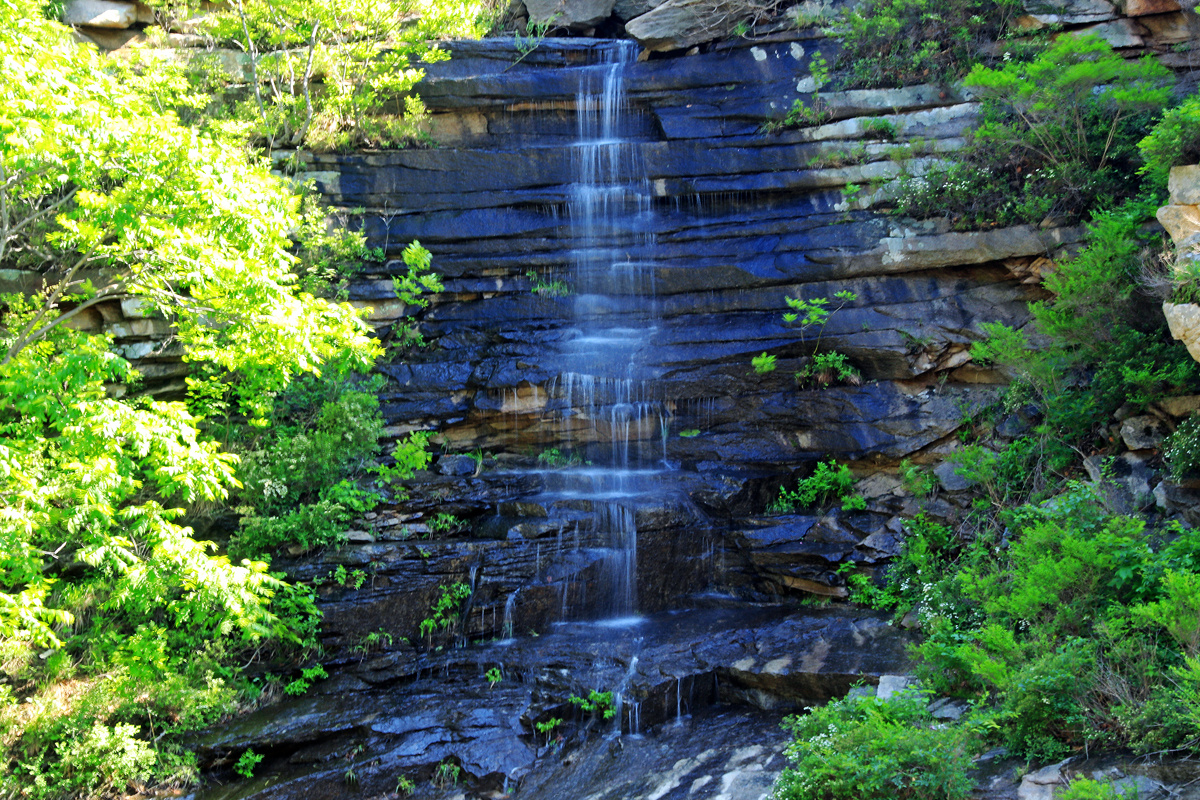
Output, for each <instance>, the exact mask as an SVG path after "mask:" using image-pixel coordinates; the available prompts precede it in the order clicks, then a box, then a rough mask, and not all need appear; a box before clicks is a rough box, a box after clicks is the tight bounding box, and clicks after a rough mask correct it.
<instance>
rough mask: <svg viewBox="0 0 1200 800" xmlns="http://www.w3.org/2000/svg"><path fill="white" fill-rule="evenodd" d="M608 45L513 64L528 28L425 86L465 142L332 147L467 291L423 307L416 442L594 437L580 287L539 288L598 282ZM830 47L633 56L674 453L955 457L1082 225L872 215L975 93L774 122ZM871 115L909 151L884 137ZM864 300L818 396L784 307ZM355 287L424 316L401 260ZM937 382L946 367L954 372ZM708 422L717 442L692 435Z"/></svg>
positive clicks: (394, 401) (339, 171) (563, 441)
mask: <svg viewBox="0 0 1200 800" xmlns="http://www.w3.org/2000/svg"><path fill="white" fill-rule="evenodd" d="M599 47H600V45H593V44H590V43H588V42H579V41H576V40H573V41H551V40H547V42H546V43H544V44H543V46H542V47H541V48H539V50H538V51H535V56H536V57H531V58H527V59H525V60H523V61H521V62H520V63H518V64H516V65H515V66H513V61H514V60H515V58H516V53H515V52H514V51H513V50H512V48H511V46H510V45H508V44H506V43H498V42H483V43H464V44H463V45H461V46H458V47H457V48H456V50H455V57H454V58H453V59H452V60H451V61H449V62H447V63H446V64H438V65H431V67H430V69H429V77H428V78H427V79H426V81H425V82H424V83H423V84H422V85H421V87H420V92H421V95H422V97H423V98H424V100H425V102H426V103H427V105H428V106H429V107H430V109H431V111H432V113H433V119H434V123H433V125H434V130H435V131H437V130H443V131H449V132H452V134H453V138H452V139H451V140H450V141H448V142H447V146H444V147H439V148H436V149H431V150H409V151H401V152H395V153H386V154H384V153H381V154H356V155H327V156H315V157H311V158H310V159H309V161H308V168H309V170H310V172H309V175H311V176H312V177H314V178H315V180H316V182H317V185H318V187H319V188H320V189H321V190H322V191H324V192H325V193H326V195H327V196H328V197H329V199H330V200H332V201H333V202H335V203H337V204H338V205H341V206H343V207H345V208H347V209H351V208H355V207H358V208H363V207H365V208H367V209H368V211H367V212H366V213H365V214H362V215H361V216H360V217H359V219H360V221H361V224H362V226H363V230H364V231H365V232H366V233H367V235H368V236H369V238H370V240H371V243H372V244H376V245H380V246H384V247H386V248H388V249H389V250H390V251H391V252H392V253H395V252H397V250H398V249H399V248H400V247H401V246H403V245H404V244H405V243H407V242H408V241H411V240H412V239H419V240H420V241H421V242H422V244H424V245H425V246H426V247H428V248H429V249H430V250H431V251H432V253H433V255H434V264H435V268H436V269H437V270H438V271H439V272H441V273H442V275H443V276H444V281H445V284H446V290H447V291H446V292H445V293H444V294H443V295H441V296H439V297H438V298H435V300H434V304H433V305H432V306H431V307H430V309H429V310H428V311H427V312H425V313H423V314H422V315H421V329H422V332H423V333H424V335H425V337H426V339H427V340H428V341H430V343H431V347H430V348H429V349H428V350H426V351H423V352H418V353H416V354H412V355H410V356H409V357H408V358H407V359H406V361H405V362H404V363H403V364H396V365H395V366H385V367H384V368H383V369H384V371H385V372H386V373H387V374H389V375H390V376H391V377H392V378H393V383H392V384H391V385H390V386H389V387H388V388H387V389H385V391H384V394H383V400H384V411H385V414H386V415H387V417H388V420H389V423H390V424H392V425H393V429H394V430H396V431H397V432H402V431H406V430H412V429H416V428H425V429H434V430H437V431H438V432H439V434H440V435H441V441H443V442H444V443H445V444H446V446H447V447H449V448H450V449H452V450H466V449H474V448H477V447H480V448H483V449H484V450H493V451H494V450H510V451H514V452H520V451H521V450H522V449H523V448H535V449H536V448H545V447H560V448H567V447H575V448H580V447H583V448H584V449H587V448H588V447H590V446H593V443H592V442H591V441H590V440H589V436H593V434H590V433H589V429H588V428H587V427H586V426H585V428H584V429H579V430H575V429H572V428H571V426H569V425H566V424H565V420H566V419H567V417H568V416H569V413H568V412H570V409H569V408H568V407H567V398H566V397H565V393H566V390H565V387H564V385H563V382H562V380H561V379H560V376H562V375H563V374H564V373H567V372H570V371H572V369H573V365H572V363H571V358H572V356H571V350H570V347H569V343H570V342H571V341H572V339H573V338H574V337H576V336H577V335H578V334H577V332H576V326H577V323H576V322H575V319H574V304H575V302H576V299H575V298H574V297H573V296H567V297H553V296H542V295H536V294H534V293H532V291H531V290H532V289H533V288H534V286H535V284H534V282H533V281H532V280H531V279H530V278H529V277H528V274H529V273H531V272H532V273H533V274H534V275H535V276H536V278H537V279H538V280H550V279H556V280H561V281H562V282H564V283H565V284H567V285H568V286H571V285H573V284H574V282H575V277H574V276H573V275H572V270H573V261H572V258H573V256H572V253H573V252H574V250H575V249H576V248H578V247H579V246H580V245H581V244H582V241H581V240H580V239H579V238H578V237H579V235H580V234H579V233H578V231H577V230H576V229H574V228H573V227H572V226H571V224H570V219H569V214H570V210H569V207H570V204H571V192H572V189H573V182H574V180H575V178H574V172H573V164H572V160H571V159H572V149H573V148H572V147H571V146H570V144H571V142H573V141H574V138H575V136H576V131H575V120H574V115H573V113H572V109H573V106H574V103H575V92H576V86H577V83H578V80H579V78H578V73H579V70H580V69H584V68H585V67H584V66H583V65H586V64H587V63H588V62H589V60H594V59H595V58H596V56H595V55H593V54H592V51H593V50H595V49H597V48H599ZM822 47H823V48H824V49H825V50H826V51H828V47H827V44H826V45H822ZM814 49H815V48H814V47H813V46H812V43H811V42H810V41H809V40H808V39H805V38H803V36H802V35H801V34H796V35H794V36H793V37H792V38H791V39H790V40H786V41H778V42H774V43H769V44H753V45H750V44H747V46H745V47H739V48H733V49H728V50H722V51H720V52H712V53H707V54H700V55H697V56H693V57H691V58H687V59H674V60H667V61H649V62H642V63H638V64H634V65H630V66H629V67H627V68H626V70H625V79H626V96H627V98H628V102H629V105H630V113H631V115H632V116H633V119H634V121H633V122H632V123H631V126H630V130H631V131H632V133H631V139H630V144H629V147H630V149H631V151H632V152H631V157H632V158H634V159H635V160H638V161H640V163H642V164H644V167H645V172H646V180H647V181H648V186H649V192H650V194H651V195H652V198H653V213H652V214H651V215H649V217H648V219H647V220H646V224H647V225H648V227H649V235H650V236H651V238H652V239H653V241H654V245H653V247H652V248H651V249H650V251H648V252H649V253H650V258H651V259H652V261H653V267H652V268H653V279H654V284H655V298H654V304H655V307H656V310H657V314H658V317H657V319H656V320H655V322H654V324H653V325H652V326H649V325H646V323H645V321H644V320H642V319H641V318H640V317H639V314H641V313H642V310H641V309H642V307H643V305H644V303H643V301H641V300H638V301H636V302H635V301H634V300H633V299H632V298H630V299H625V298H621V297H615V298H611V300H610V302H611V307H610V308H609V313H611V314H614V315H615V316H616V317H617V318H627V319H628V324H629V325H630V326H633V327H637V326H645V327H646V328H647V337H648V342H647V345H646V346H645V347H644V348H643V351H642V352H643V354H644V355H643V356H642V357H640V360H639V363H638V365H637V367H636V374H633V375H631V377H632V378H634V379H635V380H639V381H644V382H645V385H646V386H652V387H653V390H652V391H653V394H654V398H655V399H656V400H657V401H660V402H661V403H662V404H663V407H664V408H665V409H666V410H667V414H668V422H669V428H668V431H667V433H668V436H667V438H666V442H665V447H666V456H667V458H668V459H671V460H678V461H681V462H683V463H685V464H702V463H706V462H721V463H724V464H726V465H738V464H741V465H746V466H751V465H771V464H774V465H792V464H795V463H799V462H802V461H805V460H809V459H813V458H817V457H822V456H824V455H826V454H833V455H837V456H841V457H844V458H854V459H860V458H865V457H868V456H871V455H883V456H884V457H886V458H888V459H899V458H903V457H905V456H907V455H910V454H912V453H915V452H918V451H921V450H923V449H924V448H927V447H930V446H936V445H937V443H938V442H939V441H941V440H942V439H943V438H945V437H947V436H949V435H950V434H952V433H953V431H954V430H955V429H956V428H957V427H958V425H959V424H960V423H961V420H962V412H961V410H960V408H961V407H963V406H964V404H965V406H967V407H972V406H977V405H979V404H981V403H985V402H988V401H989V400H990V398H992V397H993V396H994V388H992V387H991V386H989V385H988V383H987V382H988V381H993V380H999V378H994V377H991V376H989V375H988V374H987V373H985V372H981V371H980V370H978V369H977V368H975V367H974V366H973V365H971V364H970V363H969V355H968V354H967V348H968V346H969V344H970V343H971V342H972V341H973V340H975V339H977V338H978V337H979V336H980V335H981V333H980V331H981V329H980V327H979V326H980V323H982V322H991V321H995V320H1001V321H1004V322H1006V323H1008V324H1011V325H1016V326H1020V325H1022V324H1023V323H1024V321H1025V320H1026V318H1027V317H1026V310H1025V303H1026V302H1027V301H1028V300H1029V299H1031V298H1033V297H1036V296H1037V294H1036V289H1033V288H1031V284H1030V282H1029V281H1030V276H1031V275H1033V276H1035V277H1034V278H1033V280H1034V281H1036V268H1035V267H1033V266H1031V265H1033V264H1034V263H1035V262H1038V263H1043V262H1045V259H1046V257H1047V256H1053V255H1054V254H1056V253H1057V252H1059V251H1060V250H1061V249H1063V248H1064V247H1070V246H1072V245H1073V244H1074V243H1076V242H1078V240H1079V239H1080V237H1081V231H1079V230H1077V229H1051V230H1036V229H1033V228H1017V229H1012V230H1008V231H988V232H983V233H977V234H964V233H956V232H952V231H949V230H948V229H947V228H946V226H945V224H944V223H935V222H922V223H911V222H910V223H905V222H903V221H898V220H893V219H890V218H886V217H883V216H880V215H878V214H875V213H873V212H872V211H870V210H869V209H865V210H860V209H859V208H858V207H859V206H864V205H866V206H869V204H870V200H869V199H868V200H866V201H865V203H864V202H863V201H861V200H860V201H858V202H856V203H855V204H851V203H849V202H848V201H847V198H846V191H845V190H846V189H847V186H848V185H850V184H855V183H860V184H861V183H862V182H867V181H871V180H873V179H875V180H879V181H883V182H886V181H887V180H889V179H890V178H891V177H893V176H894V175H895V174H896V173H897V171H898V169H899V167H898V166H897V165H896V164H894V163H893V162H891V161H890V160H888V158H887V156H888V153H889V152H890V151H891V149H892V148H894V147H895V146H897V144H902V143H903V142H904V141H907V140H909V139H917V138H920V139H921V140H923V141H924V142H925V143H926V146H927V148H928V149H929V150H930V151H931V152H936V151H938V150H943V151H946V150H953V149H954V148H955V147H957V146H958V145H959V143H960V142H961V136H962V134H963V132H964V130H965V129H966V128H967V127H968V126H969V125H970V124H972V122H973V119H974V108H975V107H974V105H973V104H971V103H969V102H963V101H962V99H961V98H958V97H955V96H953V95H950V94H947V93H946V92H945V91H944V90H941V89H938V88H936V87H910V88H907V89H903V90H885V91H880V92H861V91H855V92H842V93H835V94H829V95H825V99H826V102H827V103H828V107H829V108H830V110H831V118H830V120H829V122H827V123H826V124H823V125H821V126H819V127H816V128H809V129H803V130H793V131H787V132H781V133H773V134H771V133H763V132H762V126H763V123H764V122H765V121H767V120H768V119H769V118H770V117H772V116H782V115H783V113H785V112H786V110H787V109H788V108H789V107H790V106H791V103H792V100H793V99H796V98H806V99H811V87H806V86H805V83H804V78H805V77H806V75H807V72H808V64H809V61H810V60H811V58H812V53H813V50H814ZM828 55H830V54H829V53H828V52H827V56H828ZM510 67H511V69H510ZM798 87H799V88H798ZM806 88H808V89H809V92H808V93H805V92H804V91H803V90H804V89H806ZM872 119H882V120H884V121H886V123H887V127H888V130H889V131H891V132H894V135H895V137H896V139H897V141H896V142H892V141H889V140H887V139H885V138H879V135H878V134H876V133H873V131H877V130H879V129H880V128H879V127H878V126H876V125H873V124H869V123H870V120H872ZM873 137H874V138H873ZM852 150H853V151H854V153H853V154H852V155H851V153H850V151H852ZM851 191H853V190H851ZM878 197H879V198H882V197H883V195H882V194H880V195H878ZM852 205H853V207H852ZM1039 259H1040V261H1039ZM1045 263H1048V262H1045ZM400 267H402V265H400V264H399V262H391V263H390V264H389V269H392V268H400ZM841 290H850V291H853V292H855V293H856V294H857V295H858V298H859V299H858V301H856V302H855V303H852V304H850V305H849V306H847V307H846V308H844V309H843V310H842V311H841V312H839V313H838V314H836V315H834V316H833V317H832V318H831V320H830V322H829V324H828V326H827V327H826V328H825V330H824V332H823V334H822V347H824V348H833V349H837V350H839V351H841V352H843V353H845V354H846V355H848V356H849V357H850V359H851V361H852V362H853V363H854V364H855V365H856V366H857V367H858V368H859V369H860V370H861V371H862V372H863V376H864V379H865V381H866V382H865V384H864V385H862V386H858V387H840V388H834V389H828V390H805V391H801V390H799V389H798V387H797V386H796V384H795V382H794V380H793V379H792V377H791V373H792V372H794V371H796V370H797V369H798V368H800V367H801V366H802V365H803V364H804V363H805V362H806V360H807V359H808V358H809V356H810V354H811V351H812V348H813V344H814V342H813V338H812V333H811V332H810V333H809V337H808V340H807V341H804V340H803V339H802V337H801V336H800V334H799V332H798V331H797V330H795V328H794V327H791V326H789V324H788V323H786V322H785V321H784V319H783V317H782V313H783V311H785V310H786V304H785V298H786V297H788V296H792V297H810V298H811V297H821V296H826V297H827V296H832V295H833V294H834V293H835V292H837V291H841ZM350 291H351V295H350V296H351V299H352V301H353V302H356V303H359V304H361V305H364V306H367V305H370V306H379V307H381V308H383V309H384V311H383V312H382V313H381V312H380V311H379V310H377V311H376V314H375V319H376V321H377V322H378V323H379V324H381V325H384V324H386V323H387V322H388V321H389V319H388V317H389V315H391V316H399V315H400V314H403V313H404V311H405V310H404V309H402V308H397V307H395V305H394V304H392V305H389V304H390V303H391V301H390V296H391V283H390V279H389V278H388V276H387V275H386V274H379V275H378V277H376V278H370V279H367V280H362V281H359V282H357V283H355V284H354V285H353V286H352V287H351V290H350ZM623 324H624V323H623ZM762 352H768V353H770V354H772V355H775V356H776V357H777V359H778V361H777V364H778V369H777V370H776V371H775V372H774V373H771V374H769V375H758V374H755V372H754V371H753V370H752V369H751V368H750V359H751V357H752V356H754V355H757V354H759V353H762ZM939 373H940V374H942V375H945V376H948V377H949V382H947V383H944V384H943V385H941V386H940V387H936V386H933V385H932V383H933V381H934V379H935V378H937V377H938V376H939ZM693 429H694V430H699V431H700V435H699V436H693V437H680V436H677V435H674V434H677V433H678V432H679V431H683V430H693ZM599 435H600V437H601V438H602V437H603V429H602V427H601V429H600V434H599ZM646 436H647V437H648V438H647V440H646V442H645V443H646V445H647V446H659V445H657V444H654V445H651V442H657V441H658V440H659V439H660V438H661V432H660V431H658V430H654V431H653V432H650V431H647V432H646ZM568 438H569V439H570V440H571V441H570V442H568V441H567V440H568ZM596 446H598V445H596Z"/></svg>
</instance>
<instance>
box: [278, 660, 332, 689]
mask: <svg viewBox="0 0 1200 800" xmlns="http://www.w3.org/2000/svg"><path fill="white" fill-rule="evenodd" d="M328 677H329V673H328V672H326V671H325V668H324V667H322V666H321V665H320V664H317V665H315V666H311V667H306V668H304V669H302V670H300V677H299V678H297V679H296V680H294V681H292V682H291V683H289V684H288V685H287V686H284V687H283V691H284V692H286V693H287V694H290V695H292V696H296V695H301V694H304V693H305V692H307V691H308V689H309V687H310V686H312V682H313V681H323V680H325V679H326V678H328Z"/></svg>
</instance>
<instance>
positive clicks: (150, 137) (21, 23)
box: [0, 0, 375, 412]
mask: <svg viewBox="0 0 1200 800" xmlns="http://www.w3.org/2000/svg"><path fill="white" fill-rule="evenodd" d="M24 2H25V0H10V1H9V2H6V4H5V5H4V6H3V7H2V8H0V14H3V15H4V24H5V26H6V27H7V26H9V23H10V22H11V23H12V25H11V27H10V28H9V30H10V31H11V32H10V33H9V34H8V35H6V36H5V37H4V39H3V40H0V48H3V54H4V55H3V57H4V59H5V68H6V70H7V74H9V75H10V76H11V77H12V80H11V81H9V82H8V86H7V91H6V92H5V93H4V95H3V96H2V97H0V104H2V107H0V120H4V119H7V120H8V122H7V123H0V125H4V126H5V127H3V128H0V163H2V164H3V167H2V169H3V171H4V175H3V179H2V180H0V201H2V203H0V204H2V205H4V207H5V209H6V212H5V214H4V220H3V222H2V223H0V226H2V228H0V265H3V266H4V267H5V268H9V269H12V268H20V269H27V270H33V271H36V272H38V273H39V274H41V275H42V276H43V278H44V280H45V281H46V289H45V291H44V293H43V294H42V295H41V296H40V297H39V298H38V303H37V306H36V308H32V309H29V311H28V312H27V313H24V314H20V315H19V319H10V320H9V322H8V327H7V330H8V334H7V335H6V337H5V338H6V345H7V353H6V354H5V355H4V357H3V360H4V361H5V362H9V361H11V360H12V359H14V358H15V357H16V356H17V355H18V353H19V352H20V351H21V350H22V349H23V348H25V347H27V346H29V345H30V344H33V343H35V342H37V341H39V340H41V339H43V338H44V337H45V336H46V335H47V334H48V333H49V332H50V331H52V330H54V329H56V328H58V327H60V326H61V325H63V324H64V323H65V322H67V321H68V320H71V319H74V318H75V317H77V316H78V315H80V314H82V313H84V312H86V311H87V309H89V308H92V307H94V306H96V305H98V304H100V303H105V302H113V301H118V300H137V301H138V302H140V303H141V305H142V308H143V309H144V310H145V312H146V313H147V314H148V315H150V316H152V317H153V316H160V317H163V318H165V319H166V320H168V321H170V322H171V323H172V324H173V326H174V329H175V333H176V336H177V337H178V339H179V340H180V341H181V342H182V343H183V344H184V346H185V347H186V348H187V350H188V353H189V357H190V358H191V359H192V360H193V361H206V362H211V363H212V364H215V365H217V366H218V367H219V368H221V369H224V370H226V371H231V372H237V373H239V374H240V376H241V380H240V382H239V385H238V397H239V400H240V401H241V403H242V405H243V407H244V408H246V409H247V410H249V411H252V412H256V411H261V410H262V404H263V399H264V398H267V397H269V396H270V393H271V392H273V391H276V390H278V389H280V388H282V387H283V386H284V385H286V383H287V382H288V380H290V379H291V378H292V377H293V376H294V375H296V374H298V373H301V372H304V371H307V370H310V369H312V368H314V367H316V365H318V364H320V363H322V362H324V361H326V360H328V359H329V358H331V357H332V356H334V355H335V354H338V353H342V352H343V351H347V350H348V351H349V352H350V353H351V354H352V356H353V358H354V359H355V360H357V361H358V362H359V363H365V362H366V361H367V360H368V359H369V358H370V357H371V356H372V355H373V353H374V352H375V347H374V345H372V344H371V343H370V342H369V341H368V340H367V339H366V337H365V336H364V332H365V326H364V324H363V323H362V321H361V320H360V319H359V318H358V315H357V313H356V312H355V311H354V310H353V309H351V308H349V307H348V306H344V305H338V304H331V303H328V302H326V301H323V300H320V299H317V298H314V297H312V296H311V295H306V294H303V293H300V292H297V291H296V288H295V285H294V277H293V275H292V272H291V267H292V265H293V263H294V261H295V258H294V256H292V255H291V253H290V252H289V251H290V248H291V242H290V241H289V239H288V238H287V232H288V231H290V230H293V229H295V228H298V227H299V226H298V218H297V201H296V199H295V198H294V196H293V195H292V194H291V192H290V191H289V190H288V189H287V188H286V187H285V186H284V185H283V184H282V183H280V182H279V181H278V180H277V179H276V178H274V177H273V176H271V175H270V174H269V172H268V170H267V168H266V167H265V166H264V165H260V164H255V163H251V162H249V161H247V159H246V156H245V153H244V152H243V151H242V149H241V148H240V147H236V146H233V145H231V144H223V143H219V142H216V141H214V140H212V139H210V138H207V137H205V136H203V135H201V134H198V133H196V132H195V131H194V130H191V129H189V128H186V127H183V126H182V125H180V124H179V123H178V121H177V120H176V119H175V118H174V117H173V116H172V115H170V114H163V113H161V112H159V111H158V110H157V109H156V108H155V107H154V105H153V104H152V103H151V102H149V101H148V100H147V99H146V98H144V97H142V96H139V95H138V94H136V93H134V92H133V91H132V90H131V88H130V87H127V86H125V85H123V84H122V83H121V82H120V81H118V80H117V79H116V77H114V76H112V75H110V74H109V73H108V72H106V71H105V69H104V64H103V62H101V61H100V60H99V57H98V56H96V55H94V54H93V53H92V52H91V51H90V50H89V49H87V48H84V47H79V46H77V45H76V44H75V42H74V41H73V40H72V39H71V38H70V36H69V33H68V32H67V31H66V29H64V28H61V27H60V26H57V25H56V24H54V23H51V22H48V21H46V20H44V19H42V18H41V17H40V15H39V14H38V12H37V11H36V10H32V9H31V8H26V7H25V5H24ZM31 109H33V110H36V111H35V112H31ZM31 113H32V114H33V116H31ZM81 118H85V119H86V120H87V124H86V125H80V124H78V123H79V120H80V119H81ZM18 121H20V122H19V125H18V124H17V123H18ZM255 308H272V309H273V310H274V313H272V314H254V313H247V310H248V309H255ZM267 342H269V343H270V346H269V347H268V346H265V344H264V343H267Z"/></svg>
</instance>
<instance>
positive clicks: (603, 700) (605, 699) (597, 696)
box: [567, 689, 617, 719]
mask: <svg viewBox="0 0 1200 800" xmlns="http://www.w3.org/2000/svg"><path fill="white" fill-rule="evenodd" d="M567 700H568V701H569V702H570V703H571V704H572V705H575V706H577V707H578V708H579V710H580V711H583V712H584V713H585V714H598V715H600V716H601V717H603V718H604V719H612V718H613V717H614V716H616V714H617V710H616V708H614V707H613V693H612V692H599V691H596V690H595V689H592V691H590V692H588V696H587V697H580V696H578V695H574V694H573V695H571V696H570V697H568V698H567Z"/></svg>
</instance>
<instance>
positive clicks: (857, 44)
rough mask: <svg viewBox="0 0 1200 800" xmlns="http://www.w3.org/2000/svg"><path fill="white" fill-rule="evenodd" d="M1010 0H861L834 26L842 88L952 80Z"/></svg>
mask: <svg viewBox="0 0 1200 800" xmlns="http://www.w3.org/2000/svg"><path fill="white" fill-rule="evenodd" d="M1020 8H1021V5H1020V3H1019V2H1015V0H1000V2H989V0H949V1H948V2H947V1H946V0H866V2H863V3H860V4H859V5H858V6H856V7H855V8H853V9H852V10H851V11H849V12H848V13H847V14H846V15H845V16H844V17H843V19H842V20H841V21H840V22H839V24H838V25H837V26H835V28H834V32H835V33H836V34H837V35H838V36H839V37H840V38H841V41H842V54H841V57H840V58H839V59H838V66H839V67H841V68H844V69H845V70H847V71H848V76H847V78H846V80H845V83H846V85H847V86H848V87H851V86H852V87H864V88H871V87H883V86H907V85H911V84H914V83H940V82H949V81H953V80H955V79H957V78H959V77H961V76H962V74H963V73H964V72H966V70H967V69H968V68H969V67H970V66H971V65H972V64H973V63H974V62H975V61H976V59H977V58H978V53H979V51H980V49H981V48H982V47H983V46H984V45H986V44H990V43H991V42H992V41H994V40H996V39H997V38H999V35H1000V33H1001V32H1002V31H1003V30H1004V29H1005V27H1006V26H1007V24H1008V22H1009V20H1010V18H1011V17H1012V16H1013V14H1014V13H1017V12H1018V11H1019V9H1020Z"/></svg>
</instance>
